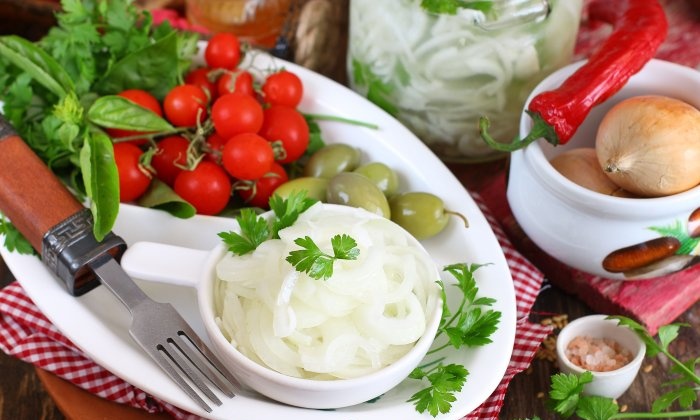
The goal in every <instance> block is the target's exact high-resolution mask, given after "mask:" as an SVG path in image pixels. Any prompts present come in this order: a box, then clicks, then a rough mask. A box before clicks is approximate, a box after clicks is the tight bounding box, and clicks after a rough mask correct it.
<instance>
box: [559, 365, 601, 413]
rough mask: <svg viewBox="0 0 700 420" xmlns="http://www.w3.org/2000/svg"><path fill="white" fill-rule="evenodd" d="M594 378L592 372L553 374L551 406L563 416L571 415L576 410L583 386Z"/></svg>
mask: <svg viewBox="0 0 700 420" xmlns="http://www.w3.org/2000/svg"><path fill="white" fill-rule="evenodd" d="M592 380H593V374H592V373H591V372H584V373H583V374H582V375H581V376H576V375H574V374H565V373H558V374H556V375H554V376H552V389H551V390H550V391H549V397H550V398H551V400H550V407H551V408H552V409H553V410H554V411H555V412H556V413H558V414H561V415H562V416H563V417H570V416H571V415H572V414H574V412H575V411H576V407H577V406H578V403H579V398H580V394H581V392H583V386H584V385H585V384H587V383H589V382H591V381H592Z"/></svg>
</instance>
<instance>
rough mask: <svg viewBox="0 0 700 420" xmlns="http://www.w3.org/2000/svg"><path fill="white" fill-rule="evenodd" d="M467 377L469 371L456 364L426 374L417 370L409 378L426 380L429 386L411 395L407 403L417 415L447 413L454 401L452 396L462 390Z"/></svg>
mask: <svg viewBox="0 0 700 420" xmlns="http://www.w3.org/2000/svg"><path fill="white" fill-rule="evenodd" d="M468 375H469V371H467V369H465V368H464V366H462V365H457V364H449V365H438V366H437V367H436V368H435V369H434V370H430V371H427V372H426V371H423V370H422V369H420V368H417V369H416V370H414V371H413V372H412V373H411V375H410V377H411V378H412V379H427V380H428V382H430V386H429V387H428V388H424V389H422V390H420V391H418V392H416V393H415V394H413V395H412V396H411V398H410V399H409V400H408V401H409V402H413V403H414V404H415V406H416V411H418V412H419V413H423V412H425V411H427V412H428V413H430V415H431V416H433V417H435V416H437V415H438V414H439V413H443V414H445V413H449V412H450V409H451V408H452V403H453V402H454V401H455V400H456V397H455V396H454V394H455V393H456V392H459V391H461V390H462V387H463V386H464V383H465V382H466V380H467V376H468Z"/></svg>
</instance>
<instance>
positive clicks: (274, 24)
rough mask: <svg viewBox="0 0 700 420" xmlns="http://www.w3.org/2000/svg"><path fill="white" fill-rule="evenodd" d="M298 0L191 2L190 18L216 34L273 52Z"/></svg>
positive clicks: (188, 2) (200, 0) (194, 22)
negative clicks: (235, 37)
mask: <svg viewBox="0 0 700 420" xmlns="http://www.w3.org/2000/svg"><path fill="white" fill-rule="evenodd" d="M294 1H295V0H187V3H186V13H187V19H188V20H189V21H190V22H191V23H192V24H195V25H199V26H203V27H205V28H207V29H208V30H210V31H211V32H212V33H216V32H231V33H234V34H236V35H237V36H238V38H239V39H240V40H241V42H244V43H247V44H250V45H251V46H253V47H257V48H262V49H271V48H273V47H274V46H275V44H276V43H277V41H278V38H279V36H280V34H281V33H282V31H283V29H284V25H285V23H286V22H287V19H288V18H289V16H290V11H291V10H292V7H293V3H294Z"/></svg>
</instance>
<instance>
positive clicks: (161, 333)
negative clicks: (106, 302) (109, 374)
mask: <svg viewBox="0 0 700 420" xmlns="http://www.w3.org/2000/svg"><path fill="white" fill-rule="evenodd" d="M89 266H90V268H91V269H92V271H93V272H94V273H95V275H96V276H97V277H98V278H99V279H100V280H101V281H102V284H104V285H105V286H107V288H108V289H110V291H111V292H113V293H114V294H115V295H116V296H117V297H118V298H119V300H120V301H121V302H122V303H123V304H124V306H126V307H127V308H128V309H129V312H131V315H132V323H131V326H130V327H129V334H130V335H131V337H132V338H133V339H134V340H135V341H136V342H137V343H138V344H139V345H141V347H142V348H143V349H144V350H145V351H146V353H148V355H149V356H150V357H151V358H152V359H153V360H154V361H155V362H156V363H157V364H158V366H160V368H161V369H162V370H163V371H165V373H167V374H168V376H169V377H170V378H171V379H172V380H173V381H175V382H176V383H177V384H178V385H179V386H180V388H181V389H182V390H183V391H185V393H186V394H187V395H188V396H189V397H190V398H192V399H193V400H194V401H195V402H196V403H197V404H198V405H199V406H200V407H202V409H204V410H205V411H207V412H211V411H212V409H211V407H210V406H209V405H208V404H207V403H206V402H205V401H204V399H203V398H202V397H201V396H200V395H199V394H198V393H197V392H196V391H195V390H194V388H193V387H192V386H190V384H193V385H194V386H195V387H196V388H197V390H199V391H200V392H201V393H202V394H203V395H204V396H206V397H207V398H208V399H209V400H210V401H211V402H212V403H214V404H215V405H217V406H219V405H221V404H222V402H221V400H220V399H219V397H218V396H217V395H216V394H215V393H214V392H213V391H212V389H211V388H210V386H211V385H213V386H214V387H215V388H216V389H218V390H219V391H221V392H223V393H224V394H225V395H226V396H227V397H229V398H233V397H234V396H235V394H234V389H236V388H238V387H239V385H238V381H237V380H236V379H235V377H234V376H233V375H232V374H231V373H230V372H229V371H228V369H226V367H224V365H223V364H222V363H221V361H220V360H219V359H218V358H217V357H216V355H214V353H213V352H212V351H211V350H209V348H208V347H207V345H206V344H205V343H204V342H203V341H202V340H201V339H200V338H199V336H198V335H197V334H196V333H195V332H194V331H193V330H192V328H191V327H190V326H189V324H188V323H187V322H186V321H185V320H184V319H183V318H182V316H181V315H180V314H179V313H178V312H177V310H176V309H175V308H174V307H173V306H172V305H171V304H169V303H160V302H156V301H154V300H152V299H151V298H149V297H148V296H147V295H146V294H145V293H144V292H143V291H142V290H141V289H140V288H139V287H138V285H137V284H136V283H134V281H133V280H132V279H131V277H129V276H128V275H127V274H126V273H125V272H124V270H123V269H122V268H121V266H120V265H119V264H118V263H117V262H116V261H115V260H114V259H113V258H111V257H109V256H102V257H100V258H98V259H96V260H95V261H94V262H90V263H89Z"/></svg>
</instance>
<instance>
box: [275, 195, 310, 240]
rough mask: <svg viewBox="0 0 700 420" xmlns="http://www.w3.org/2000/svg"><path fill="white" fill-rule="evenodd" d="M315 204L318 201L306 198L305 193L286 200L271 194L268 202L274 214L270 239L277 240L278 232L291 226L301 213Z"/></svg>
mask: <svg viewBox="0 0 700 420" xmlns="http://www.w3.org/2000/svg"><path fill="white" fill-rule="evenodd" d="M317 202H318V200H315V199H313V198H309V197H307V196H306V191H300V192H296V193H294V194H290V195H289V197H287V198H286V199H284V198H281V197H280V196H278V195H276V194H273V195H272V197H270V201H269V204H270V210H272V211H273V212H274V213H275V219H274V220H273V221H272V232H271V234H272V238H275V239H277V238H279V234H278V232H279V231H280V230H282V229H284V228H286V227H289V226H291V225H293V224H294V222H296V221H297V218H299V215H300V214H301V213H303V212H305V211H306V210H307V209H308V208H309V207H311V206H313V205H314V204H316V203H317Z"/></svg>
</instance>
